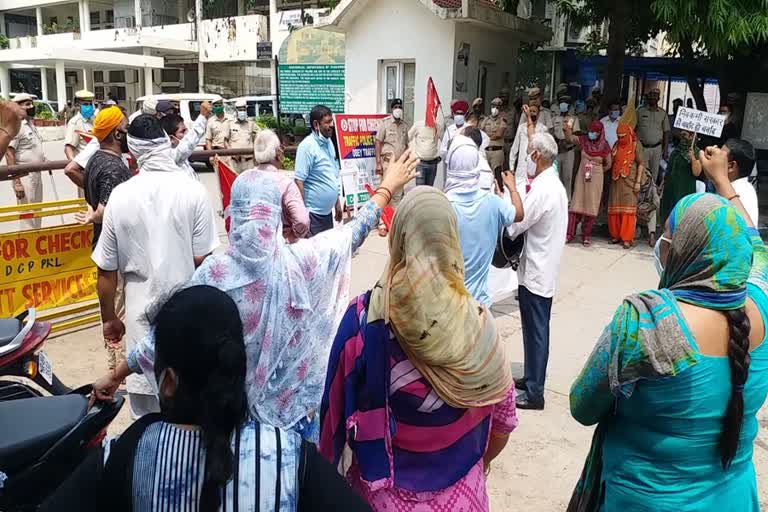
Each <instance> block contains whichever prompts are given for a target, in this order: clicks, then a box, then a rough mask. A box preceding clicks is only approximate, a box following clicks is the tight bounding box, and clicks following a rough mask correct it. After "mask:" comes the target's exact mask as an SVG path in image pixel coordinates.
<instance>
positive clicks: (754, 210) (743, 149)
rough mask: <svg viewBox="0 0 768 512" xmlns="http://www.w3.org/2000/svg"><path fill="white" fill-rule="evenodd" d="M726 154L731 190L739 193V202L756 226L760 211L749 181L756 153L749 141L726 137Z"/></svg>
mask: <svg viewBox="0 0 768 512" xmlns="http://www.w3.org/2000/svg"><path fill="white" fill-rule="evenodd" d="M723 151H725V152H726V153H727V154H728V177H729V178H730V180H731V185H733V190H735V191H736V193H737V194H739V199H741V204H743V205H744V209H745V210H747V213H748V214H749V218H750V219H752V224H753V225H754V226H755V227H758V221H759V220H760V214H759V213H760V212H759V210H758V204H757V191H756V190H755V187H754V186H753V185H752V183H751V182H750V179H749V178H750V175H751V174H752V171H753V170H754V168H755V161H756V159H757V155H756V153H755V148H754V147H753V146H752V144H750V143H749V142H747V141H745V140H741V139H728V140H727V141H726V142H725V145H724V146H723Z"/></svg>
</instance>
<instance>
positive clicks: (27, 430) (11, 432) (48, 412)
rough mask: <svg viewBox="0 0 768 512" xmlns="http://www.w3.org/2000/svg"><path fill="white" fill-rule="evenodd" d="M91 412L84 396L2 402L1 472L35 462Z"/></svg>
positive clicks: (0, 416) (7, 471) (0, 403)
mask: <svg viewBox="0 0 768 512" xmlns="http://www.w3.org/2000/svg"><path fill="white" fill-rule="evenodd" d="M87 412H88V398H86V397H85V396H83V395H62V396H46V397H40V398H27V399H23V400H11V401H8V402H0V471H3V472H4V473H7V474H8V475H13V473H14V472H15V471H17V470H19V469H22V468H24V467H26V466H28V465H30V464H32V463H33V462H35V461H36V460H37V459H38V458H39V457H40V456H42V455H43V454H44V453H45V452H46V451H47V450H48V449H49V448H50V447H51V446H53V445H54V444H55V443H56V442H57V441H58V440H59V439H61V438H62V437H63V436H64V434H66V433H67V432H69V431H70V430H72V429H73V428H74V427H75V426H76V425H77V424H78V422H79V421H80V420H81V419H82V418H83V417H85V414H86V413H87Z"/></svg>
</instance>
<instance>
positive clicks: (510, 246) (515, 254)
mask: <svg viewBox="0 0 768 512" xmlns="http://www.w3.org/2000/svg"><path fill="white" fill-rule="evenodd" d="M524 246H525V235H524V234H522V235H520V236H518V237H517V238H514V239H513V238H511V237H510V236H509V234H508V233H507V229H506V227H504V226H502V227H501V233H499V238H498V239H497V240H496V249H495V250H494V251H493V259H492V260H491V264H492V265H493V266H494V267H496V268H511V269H512V270H517V267H518V266H520V255H521V254H522V253H523V247H524Z"/></svg>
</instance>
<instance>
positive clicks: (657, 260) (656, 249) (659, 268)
mask: <svg viewBox="0 0 768 512" xmlns="http://www.w3.org/2000/svg"><path fill="white" fill-rule="evenodd" d="M662 240H664V241H666V242H667V243H669V244H671V243H672V240H670V239H669V238H666V237H665V236H664V235H661V236H660V237H659V239H658V240H656V245H654V246H653V266H654V267H655V268H656V273H657V274H659V279H661V275H662V274H663V273H664V264H663V263H661V241H662Z"/></svg>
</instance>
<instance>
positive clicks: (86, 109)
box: [80, 105, 93, 119]
mask: <svg viewBox="0 0 768 512" xmlns="http://www.w3.org/2000/svg"><path fill="white" fill-rule="evenodd" d="M80 115H81V116H83V119H90V118H92V117H93V105H80Z"/></svg>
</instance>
